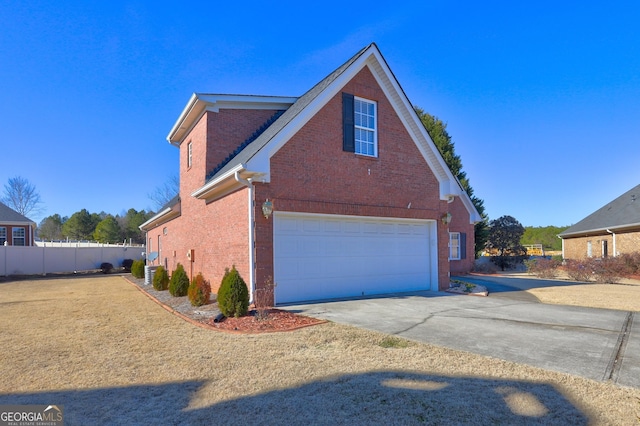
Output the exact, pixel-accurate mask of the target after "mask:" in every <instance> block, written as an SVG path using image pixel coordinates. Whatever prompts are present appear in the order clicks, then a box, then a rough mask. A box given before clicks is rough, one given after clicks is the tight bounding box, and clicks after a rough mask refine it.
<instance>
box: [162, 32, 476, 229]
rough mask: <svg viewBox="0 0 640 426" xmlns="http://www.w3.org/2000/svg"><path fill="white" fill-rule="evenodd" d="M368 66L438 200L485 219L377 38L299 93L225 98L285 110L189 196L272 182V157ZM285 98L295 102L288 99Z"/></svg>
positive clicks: (205, 101)
mask: <svg viewBox="0 0 640 426" xmlns="http://www.w3.org/2000/svg"><path fill="white" fill-rule="evenodd" d="M365 67H368V68H369V70H370V71H371V73H372V75H373V76H374V78H375V79H376V81H377V83H378V84H379V86H380V87H381V88H382V90H383V91H384V93H385V95H386V96H387V98H388V100H389V101H390V103H391V105H392V106H393V108H394V111H395V112H396V114H397V115H398V117H399V119H400V120H401V121H402V123H403V125H404V126H405V128H406V130H407V132H408V133H409V134H410V136H411V138H412V139H413V141H414V142H415V144H416V147H417V148H418V150H419V151H420V153H421V154H422V156H423V158H424V160H425V161H426V162H427V163H428V165H429V167H430V168H431V170H432V171H433V173H434V175H435V177H436V179H437V180H438V182H439V196H440V199H442V200H447V201H449V202H450V201H452V200H453V197H456V196H457V197H460V199H461V200H462V202H463V204H464V205H465V207H466V209H467V210H468V211H469V215H470V221H471V222H472V223H475V222H479V221H481V220H482V218H481V216H480V214H479V213H478V211H477V210H476V208H475V207H474V205H473V203H472V201H471V198H470V197H469V196H468V194H467V193H466V192H465V191H464V189H463V188H462V186H461V185H460V182H458V180H457V179H456V177H455V176H453V174H452V173H451V171H450V170H449V168H448V166H447V164H446V163H445V161H444V159H443V158H442V156H441V155H440V152H439V151H438V148H437V147H436V146H435V144H434V143H433V141H432V140H431V137H430V136H429V134H428V133H427V131H426V129H425V128H424V125H423V124H422V122H421V121H420V119H419V117H418V116H417V114H416V112H415V110H414V109H413V105H412V104H411V102H409V99H408V98H407V96H406V95H405V93H404V91H403V90H402V88H401V87H400V84H399V83H398V81H397V80H396V78H395V76H394V75H393V73H392V72H391V69H390V68H389V66H388V65H387V62H386V60H385V59H384V58H383V57H382V54H381V53H380V51H379V49H378V47H377V46H376V44H375V43H371V44H370V45H368V46H366V47H365V48H363V49H362V50H360V51H359V52H358V53H356V54H355V55H354V56H353V57H351V58H350V59H349V60H348V61H347V62H345V63H344V64H342V65H341V66H340V67H338V68H337V69H336V70H334V71H333V72H332V73H330V74H329V75H328V76H327V77H325V78H324V79H323V80H321V81H320V82H319V83H317V84H316V85H315V86H313V87H312V88H311V89H310V90H309V91H308V92H306V93H305V94H304V95H302V96H301V97H299V98H276V97H244V98H242V97H241V96H240V95H234V96H231V95H226V96H229V99H226V98H225V99H223V100H224V101H226V102H232V101H239V102H240V101H242V100H244V101H254V100H256V99H257V100H258V101H264V102H265V104H269V105H271V107H272V108H273V109H279V108H276V107H275V104H276V101H278V100H279V101H280V102H281V103H280V105H281V109H284V110H285V111H284V113H282V115H280V116H279V118H277V119H276V120H275V121H274V122H273V123H272V124H271V125H270V126H269V127H267V128H266V129H265V130H264V131H262V133H261V134H260V135H259V136H258V137H257V138H256V139H255V140H253V141H252V142H251V143H249V144H248V145H246V146H245V147H244V149H241V150H240V151H239V152H238V153H237V154H236V155H235V156H233V158H231V159H230V161H228V162H227V163H226V164H225V165H224V166H223V167H221V168H220V169H219V170H217V171H216V172H215V174H213V176H211V177H210V178H209V179H207V181H206V182H205V184H204V185H203V186H202V187H201V188H198V189H197V190H195V191H194V192H193V193H192V194H191V196H194V197H196V198H200V199H206V200H213V199H216V198H220V197H222V196H224V195H226V194H228V193H229V192H231V191H233V190H236V189H238V188H239V187H240V186H242V185H243V184H244V183H243V182H246V181H247V180H258V179H259V180H261V181H263V182H269V181H270V167H271V164H270V161H269V160H270V158H271V157H272V156H273V155H275V154H276V153H277V152H278V150H279V149H280V148H282V146H284V144H285V143H286V142H287V141H288V140H289V139H290V138H291V137H292V136H293V135H294V134H295V133H296V132H297V131H298V130H300V129H301V128H302V127H303V126H304V125H305V124H306V123H307V122H308V121H309V120H310V119H311V118H312V117H313V116H314V115H315V114H316V113H317V112H318V111H319V110H320V109H321V108H322V107H324V106H325V105H326V104H327V103H328V102H329V101H330V100H331V99H332V98H333V97H334V96H335V95H336V94H337V93H338V92H339V91H340V90H342V88H343V87H344V86H345V85H346V84H347V83H348V82H349V81H350V80H351V79H352V78H353V77H354V76H355V75H356V74H357V73H358V72H360V71H361V70H362V69H363V68H365ZM221 96H225V95H198V94H194V95H193V96H192V98H191V99H190V100H189V103H188V104H187V106H186V107H185V109H184V110H183V113H182V114H181V116H180V117H179V119H178V121H177V122H176V124H175V125H174V126H173V128H172V130H171V132H170V133H169V136H168V137H167V139H168V140H169V142H170V143H172V144H174V145H179V144H180V143H181V142H182V140H183V139H184V137H186V135H187V134H188V131H189V129H190V128H192V127H193V126H194V125H195V122H196V120H197V119H199V117H200V116H202V114H203V113H204V111H205V110H214V111H215V110H216V108H220V107H222V104H220V105H218V103H219V97H221ZM287 102H291V103H290V104H287Z"/></svg>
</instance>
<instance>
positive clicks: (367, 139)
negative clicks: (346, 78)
mask: <svg viewBox="0 0 640 426" xmlns="http://www.w3.org/2000/svg"><path fill="white" fill-rule="evenodd" d="M377 114H378V112H377V105H376V103H375V102H374V101H370V100H367V99H362V98H356V97H355V96H353V95H351V94H349V93H343V94H342V131H343V145H342V149H343V150H344V151H347V152H355V153H356V154H360V155H366V156H369V157H377V156H378V125H377Z"/></svg>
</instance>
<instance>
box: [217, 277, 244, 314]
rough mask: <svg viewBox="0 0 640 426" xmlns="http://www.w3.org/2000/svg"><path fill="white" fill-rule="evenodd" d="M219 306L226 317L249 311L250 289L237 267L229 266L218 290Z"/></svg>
mask: <svg viewBox="0 0 640 426" xmlns="http://www.w3.org/2000/svg"><path fill="white" fill-rule="evenodd" d="M218 308H219V309H220V312H222V315H224V316H225V317H236V318H238V317H241V316H244V315H246V314H247V312H248V311H249V290H248V289H247V284H246V283H245V282H244V280H243V279H242V277H241V276H240V274H239V273H238V271H237V270H236V267H235V266H234V267H233V268H231V271H229V269H228V268H227V269H226V270H225V273H224V277H223V278H222V283H221V284H220V289H219V290H218Z"/></svg>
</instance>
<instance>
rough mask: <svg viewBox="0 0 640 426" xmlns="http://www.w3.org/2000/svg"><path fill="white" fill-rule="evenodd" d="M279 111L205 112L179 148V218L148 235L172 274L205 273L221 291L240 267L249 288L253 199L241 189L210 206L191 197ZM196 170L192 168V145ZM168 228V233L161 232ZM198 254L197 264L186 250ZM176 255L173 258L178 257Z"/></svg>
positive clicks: (160, 260) (161, 261) (162, 262)
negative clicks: (228, 274) (227, 276)
mask: <svg viewBox="0 0 640 426" xmlns="http://www.w3.org/2000/svg"><path fill="white" fill-rule="evenodd" d="M274 113H275V111H271V110H268V111H267V110H257V111H256V110H246V111H245V110H221V111H220V112H219V113H215V112H206V113H205V115H204V116H203V117H202V118H201V119H200V121H199V122H198V123H197V124H196V125H195V126H194V128H193V129H192V130H191V132H190V133H189V134H188V135H187V137H186V138H185V140H184V142H183V143H182V144H181V145H180V195H181V197H180V198H181V216H180V217H178V218H176V219H174V220H172V221H170V222H168V223H166V224H164V225H161V226H159V227H157V228H155V229H153V230H152V231H151V232H149V233H148V240H147V243H149V240H151V244H152V249H151V250H152V251H157V250H158V236H160V241H161V243H160V244H161V250H162V253H161V259H159V260H158V261H156V262H155V264H159V263H161V264H163V265H164V264H165V263H166V266H167V268H168V269H169V272H171V271H173V270H174V269H175V268H176V266H177V264H178V263H182V265H183V266H184V267H185V270H186V271H187V274H189V276H190V277H191V274H192V273H193V274H194V275H195V274H197V273H198V272H202V273H203V275H204V277H205V278H206V279H208V280H209V281H210V282H211V286H212V290H213V291H214V292H216V291H217V289H218V286H219V285H220V281H221V280H222V276H223V274H224V270H225V268H231V267H232V266H233V265H235V266H236V268H237V269H238V271H239V272H240V275H242V277H243V278H244V280H245V281H246V282H247V284H249V275H250V274H249V272H250V269H249V219H248V212H249V210H248V209H249V204H248V202H249V199H248V189H246V188H245V189H241V190H239V191H236V192H234V193H232V194H230V195H228V196H226V197H224V198H222V199H220V200H217V201H214V202H212V203H210V204H206V203H205V202H204V201H203V200H198V199H196V198H194V197H192V196H191V193H192V192H193V191H195V190H196V189H198V188H201V187H202V185H204V183H205V176H206V174H207V173H208V172H209V171H211V169H213V167H215V166H216V165H217V164H218V163H219V162H220V161H221V160H222V159H224V158H225V157H226V156H227V155H228V154H229V153H230V152H231V151H233V150H234V149H235V148H236V147H237V146H238V145H240V144H241V143H242V142H243V141H244V140H245V139H247V138H248V137H249V136H250V135H251V134H252V133H253V132H254V131H256V130H257V129H258V127H260V126H261V125H262V124H263V123H264V122H265V121H266V120H267V119H268V118H269V117H271V116H272V115H273V114H274ZM189 143H191V144H192V165H191V167H188V148H187V147H188V144H189ZM164 228H166V230H167V234H166V235H164V233H163V230H164ZM189 249H194V250H195V256H194V261H193V263H191V262H190V261H189V259H187V256H186V253H187V250H189ZM174 253H175V256H174Z"/></svg>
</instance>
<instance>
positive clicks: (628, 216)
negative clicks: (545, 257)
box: [560, 185, 640, 259]
mask: <svg viewBox="0 0 640 426" xmlns="http://www.w3.org/2000/svg"><path fill="white" fill-rule="evenodd" d="M560 238H562V257H564V258H565V259H583V258H586V257H607V256H619V255H620V254H623V253H632V252H639V251H640V185H638V186H636V187H634V188H632V189H631V190H629V191H627V192H625V193H624V194H622V195H621V196H620V197H618V198H616V199H615V200H613V201H612V202H610V203H607V204H606V205H605V206H603V207H602V208H601V209H599V210H597V211H595V212H594V213H592V214H590V215H589V216H587V217H585V218H584V219H582V220H581V221H580V222H578V223H576V224H575V225H573V226H571V227H570V228H568V229H567V230H565V231H564V232H562V233H560Z"/></svg>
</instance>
